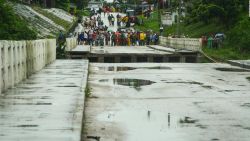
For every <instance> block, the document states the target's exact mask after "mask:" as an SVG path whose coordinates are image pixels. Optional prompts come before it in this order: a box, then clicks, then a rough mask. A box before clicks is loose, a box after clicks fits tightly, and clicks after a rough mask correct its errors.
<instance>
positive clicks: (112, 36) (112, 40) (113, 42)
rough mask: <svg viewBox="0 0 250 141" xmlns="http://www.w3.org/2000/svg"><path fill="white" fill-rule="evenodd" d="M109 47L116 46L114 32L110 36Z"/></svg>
mask: <svg viewBox="0 0 250 141" xmlns="http://www.w3.org/2000/svg"><path fill="white" fill-rule="evenodd" d="M111 46H116V35H115V32H113V33H112V35H111Z"/></svg>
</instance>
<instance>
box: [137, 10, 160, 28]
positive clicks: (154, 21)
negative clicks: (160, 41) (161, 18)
mask: <svg viewBox="0 0 250 141" xmlns="http://www.w3.org/2000/svg"><path fill="white" fill-rule="evenodd" d="M139 18H140V19H141V16H139ZM135 29H137V30H139V31H147V30H153V31H154V32H159V24H158V13H157V11H154V12H153V13H152V16H151V17H150V18H149V19H145V18H144V24H143V25H141V26H135Z"/></svg>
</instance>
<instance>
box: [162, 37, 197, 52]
mask: <svg viewBox="0 0 250 141" xmlns="http://www.w3.org/2000/svg"><path fill="white" fill-rule="evenodd" d="M160 45H162V46H168V47H172V48H176V49H185V50H191V51H200V50H201V48H202V43H201V39H199V38H171V37H162V36H160Z"/></svg>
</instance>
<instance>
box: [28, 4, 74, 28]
mask: <svg viewBox="0 0 250 141" xmlns="http://www.w3.org/2000/svg"><path fill="white" fill-rule="evenodd" d="M32 8H33V9H34V10H35V11H37V12H38V13H40V14H42V15H44V16H46V17H47V18H49V19H51V20H52V21H53V22H55V23H56V24H58V25H60V26H62V27H64V28H65V29H66V31H68V30H69V29H70V27H71V26H72V24H71V23H70V22H68V21H65V20H63V19H60V18H58V17H57V16H55V15H53V14H52V13H49V12H47V11H45V10H43V9H42V8H40V7H37V6H34V7H32Z"/></svg>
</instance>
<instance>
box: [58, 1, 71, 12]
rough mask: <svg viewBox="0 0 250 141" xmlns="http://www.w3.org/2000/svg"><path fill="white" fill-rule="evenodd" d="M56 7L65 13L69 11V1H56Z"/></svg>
mask: <svg viewBox="0 0 250 141" xmlns="http://www.w3.org/2000/svg"><path fill="white" fill-rule="evenodd" d="M56 7H57V8H60V9H63V10H65V11H69V10H70V1H69V0H56Z"/></svg>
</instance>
